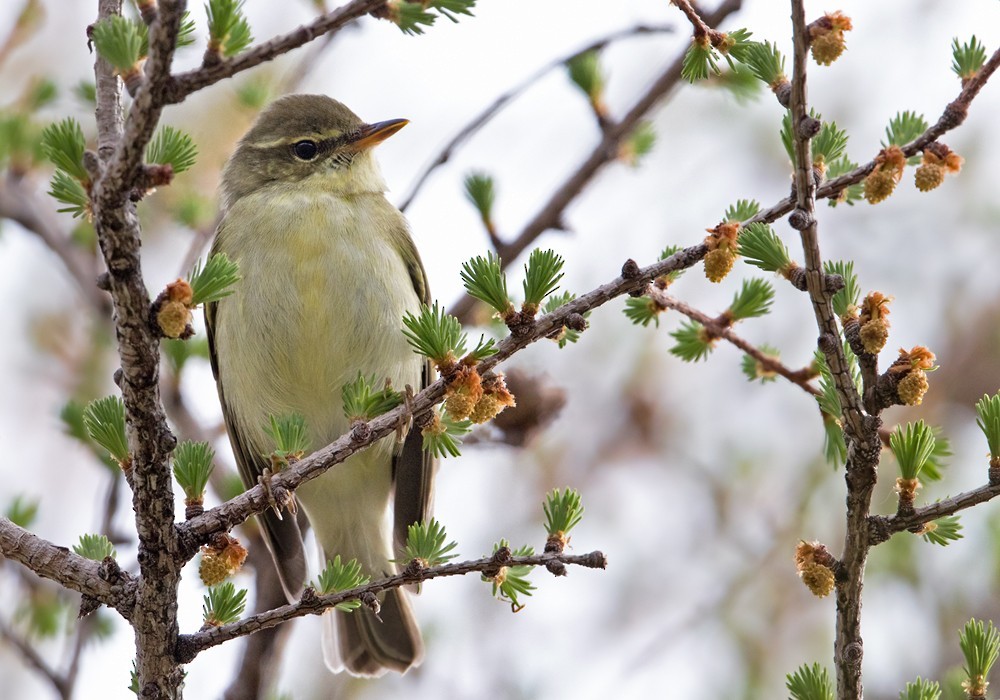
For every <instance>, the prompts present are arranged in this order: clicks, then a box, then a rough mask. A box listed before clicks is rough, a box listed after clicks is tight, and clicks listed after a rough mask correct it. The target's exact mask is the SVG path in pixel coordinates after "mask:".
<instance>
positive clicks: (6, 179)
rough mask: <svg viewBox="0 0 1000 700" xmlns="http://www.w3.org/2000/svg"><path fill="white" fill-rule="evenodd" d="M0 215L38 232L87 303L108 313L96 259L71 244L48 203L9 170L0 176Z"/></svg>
mask: <svg viewBox="0 0 1000 700" xmlns="http://www.w3.org/2000/svg"><path fill="white" fill-rule="evenodd" d="M0 219H10V220H11V221H16V222H17V223H19V224H20V225H21V226H23V227H24V228H25V229H27V230H28V231H30V232H31V233H34V234H35V235H36V236H38V237H39V238H40V239H41V240H42V241H43V242H44V243H45V245H46V246H48V248H49V250H51V251H52V252H53V253H55V254H56V256H57V257H58V258H59V259H60V260H61V261H62V263H63V265H64V266H65V268H66V271H67V272H68V273H69V275H70V277H72V278H73V281H75V282H76V284H77V286H78V287H79V289H80V292H81V296H82V297H83V299H84V300H85V301H86V302H87V304H88V305H90V307H91V308H92V309H93V310H94V311H96V312H97V313H98V314H100V315H102V316H103V315H106V314H107V312H108V311H109V310H110V305H109V303H108V302H109V300H108V297H107V295H106V294H104V292H102V291H101V290H99V289H98V288H97V284H96V281H97V264H96V262H97V261H96V260H95V259H94V258H93V257H92V256H89V255H87V254H85V253H84V252H83V250H81V249H80V248H78V247H76V246H75V245H73V242H72V241H71V240H70V238H69V236H68V235H67V232H66V231H65V230H63V228H62V226H60V225H59V222H58V221H57V220H56V218H55V216H54V215H53V214H52V213H51V206H50V205H49V203H48V202H42V201H41V199H40V198H39V197H38V196H37V195H36V194H35V192H34V190H32V189H30V188H28V187H25V181H24V180H22V179H21V178H19V177H15V176H13V175H11V174H10V173H7V174H6V175H4V176H3V177H0Z"/></svg>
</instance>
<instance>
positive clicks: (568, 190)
mask: <svg viewBox="0 0 1000 700" xmlns="http://www.w3.org/2000/svg"><path fill="white" fill-rule="evenodd" d="M741 5H742V2H741V0H726V1H725V2H723V3H722V4H721V5H720V6H719V7H718V8H717V9H716V10H715V11H714V12H712V13H711V14H709V15H707V16H706V17H705V21H706V22H707V23H708V24H710V25H712V26H715V25H717V24H719V23H720V22H722V20H724V19H725V18H726V17H728V16H729V15H730V14H732V13H733V12H736V11H737V10H738V9H740V6H741ZM683 62H684V56H683V54H682V55H681V56H679V57H678V58H677V59H676V60H675V61H674V62H673V63H671V64H670V65H669V66H668V67H667V68H666V70H664V71H663V73H661V74H660V77H659V78H657V79H656V81H655V82H654V83H653V84H652V85H651V86H650V87H649V89H648V90H647V91H646V92H645V93H644V94H643V95H642V96H641V97H640V98H639V99H638V100H637V101H636V102H635V104H634V105H633V106H632V108H631V109H630V110H629V111H628V112H627V113H626V114H625V116H624V117H622V119H621V121H618V122H613V123H610V124H608V126H607V128H606V129H605V130H604V132H603V136H602V139H601V142H600V143H599V144H598V145H597V146H596V147H595V148H594V150H593V151H591V153H590V155H589V156H588V157H587V159H586V160H585V161H584V162H583V163H582V164H580V166H579V167H578V168H577V169H576V171H575V172H573V173H572V174H571V175H570V176H569V177H568V178H567V179H566V180H565V181H564V182H563V184H562V185H561V186H560V187H559V188H558V189H557V190H556V191H555V192H554V193H553V194H552V196H551V197H549V200H548V201H547V202H546V203H545V204H544V205H542V208H541V209H540V210H539V211H538V213H536V214H535V216H534V218H532V219H531V220H530V221H529V222H528V223H527V224H525V225H524V228H522V229H521V232H520V233H519V234H518V235H517V236H516V237H515V238H514V240H512V241H510V242H508V243H507V244H505V245H504V246H502V247H501V248H500V249H499V250H497V254H498V255H499V256H500V264H501V267H503V268H506V267H507V266H508V265H510V264H511V263H513V262H514V261H515V260H516V259H517V257H518V256H519V255H520V254H521V253H523V252H524V251H525V249H526V248H527V247H528V246H530V245H531V244H532V243H533V242H534V241H535V239H537V238H538V237H539V236H540V235H542V234H543V233H545V232H546V231H548V230H549V229H552V228H562V226H563V224H562V216H563V212H564V211H565V210H566V207H568V206H569V205H570V204H571V203H572V202H573V200H574V199H576V197H577V196H578V195H579V194H580V193H581V192H582V191H583V190H584V188H585V187H586V186H587V184H589V183H590V181H591V180H593V179H594V177H595V176H596V175H597V173H598V172H599V171H600V170H601V168H603V167H604V166H605V165H607V164H608V163H610V162H611V161H613V160H615V159H616V158H617V155H618V149H619V146H620V145H621V142H622V141H623V140H624V139H625V138H627V137H628V136H629V134H631V133H632V131H633V129H635V127H636V125H637V124H638V123H639V122H640V121H641V120H642V118H643V117H645V116H646V115H647V114H648V113H649V111H650V110H652V109H653V108H654V107H655V106H656V105H657V104H658V103H659V102H660V100H661V99H663V97H664V96H666V94H667V93H668V92H670V91H671V90H672V89H673V88H674V87H676V86H677V84H678V83H679V82H680V81H681V66H682V65H683ZM475 304H476V300H475V299H474V298H473V297H470V296H468V295H466V296H463V297H462V298H461V299H459V300H458V302H456V303H455V305H454V306H453V307H452V308H451V312H450V313H452V314H453V315H455V316H457V317H458V318H459V319H460V320H462V321H467V320H468V319H469V317H470V314H471V312H472V309H473V308H474V307H475Z"/></svg>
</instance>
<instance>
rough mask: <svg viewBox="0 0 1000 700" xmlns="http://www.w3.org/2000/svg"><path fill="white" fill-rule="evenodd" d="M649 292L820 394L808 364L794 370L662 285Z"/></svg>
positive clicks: (771, 369)
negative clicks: (667, 291)
mask: <svg viewBox="0 0 1000 700" xmlns="http://www.w3.org/2000/svg"><path fill="white" fill-rule="evenodd" d="M646 294H648V295H649V296H650V298H652V299H653V300H654V301H655V302H656V303H657V304H662V305H663V306H665V307H667V308H670V309H674V310H675V311H679V312H680V313H682V314H684V315H685V316H687V317H688V318H690V319H692V320H694V321H697V322H698V323H700V324H701V325H703V326H704V327H705V328H706V330H707V331H708V332H709V333H710V334H711V335H712V336H714V337H718V338H722V339H723V340H725V341H727V342H729V343H731V344H732V345H734V346H736V347H737V348H739V349H740V350H742V351H743V352H745V353H746V354H747V355H749V356H750V357H752V358H753V359H754V360H756V361H757V362H758V363H760V365H761V366H762V367H763V368H764V369H766V370H767V371H769V372H774V373H775V374H779V375H781V376H782V377H784V378H785V379H787V380H788V381H790V382H791V383H792V384H795V385H796V386H798V387H800V388H801V389H802V390H803V391H805V392H806V393H807V394H809V395H810V396H819V394H820V391H819V389H817V388H816V387H815V386H813V383H812V380H813V379H814V378H815V376H816V375H815V372H813V371H812V370H810V369H809V368H808V367H806V368H803V369H798V370H793V369H792V368H790V367H788V366H786V365H785V364H784V363H783V362H781V361H780V360H777V359H775V358H774V357H772V356H770V355H767V354H765V353H764V352H763V351H761V349H760V348H758V347H757V346H756V345H754V344H753V343H751V342H749V341H747V340H745V339H744V338H742V337H740V336H739V335H737V334H736V333H735V332H733V330H732V328H730V327H729V326H727V325H724V324H723V323H720V321H719V319H717V318H712V317H711V316H709V315H708V314H705V313H702V312H701V311H698V309H695V308H694V307H692V306H689V305H688V304H685V303H684V302H683V301H681V300H679V299H677V298H675V297H672V296H670V295H669V294H667V293H666V292H665V291H663V290H662V289H660V288H658V287H657V286H656V285H649V288H648V290H647V291H646Z"/></svg>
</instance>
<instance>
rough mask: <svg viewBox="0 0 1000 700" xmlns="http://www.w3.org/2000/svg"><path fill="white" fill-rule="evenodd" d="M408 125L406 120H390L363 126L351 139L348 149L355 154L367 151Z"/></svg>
mask: <svg viewBox="0 0 1000 700" xmlns="http://www.w3.org/2000/svg"><path fill="white" fill-rule="evenodd" d="M409 123H410V121H409V120H408V119H390V120H388V121H384V122H376V123H374V124H365V125H364V126H362V127H361V128H360V129H359V130H358V132H357V134H356V135H355V136H354V138H353V139H351V142H350V145H349V147H350V148H351V149H352V150H353V151H356V152H357V151H365V150H368V149H369V148H372V147H374V146H377V145H378V144H380V143H382V142H383V141H385V140H386V139H387V138H389V137H390V136H392V135H393V134H395V133H396V132H397V131H399V130H400V129H402V128H403V127H404V126H406V125H407V124H409Z"/></svg>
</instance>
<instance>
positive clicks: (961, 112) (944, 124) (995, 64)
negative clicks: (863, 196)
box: [744, 48, 1000, 224]
mask: <svg viewBox="0 0 1000 700" xmlns="http://www.w3.org/2000/svg"><path fill="white" fill-rule="evenodd" d="M997 68H1000V48H998V49H997V50H996V51H994V52H993V55H992V56H990V58H989V60H988V61H986V63H985V64H983V67H982V68H981V69H980V70H979V72H978V73H976V75H975V77H974V78H972V79H971V80H969V81H968V82H967V83H966V84H965V85H964V86H963V87H962V91H961V92H960V93H959V94H958V97H956V98H955V99H954V100H952V101H951V102H949V103H948V105H947V106H945V108H944V111H943V112H942V113H941V116H940V117H939V118H938V120H937V121H936V122H935V123H934V124H933V125H931V126H930V127H929V128H928V129H927V131H925V132H924V133H922V134H921V135H920V136H918V137H917V138H916V139H914V140H913V141H911V142H910V143H908V144H906V145H905V146H903V147H902V148H903V154H904V155H906V156H907V157H910V156H913V155H916V154H918V153H920V152H921V151H923V149H924V147H926V146H927V145H928V144H929V143H931V142H933V141H936V140H937V139H939V138H941V137H942V136H944V135H945V134H946V133H948V132H949V131H951V130H952V129H955V128H956V127H958V126H960V125H961V124H962V123H963V122H964V121H965V118H966V117H967V116H968V114H969V107H970V106H971V104H972V101H973V100H974V99H975V98H976V96H977V95H978V94H979V91H980V90H982V89H983V87H984V86H985V85H986V83H987V81H988V80H989V79H990V77H991V76H992V75H993V74H994V73H995V72H996V70H997ZM874 168H875V159H874V158H873V159H872V160H870V161H868V162H867V163H865V164H864V165H861V166H858V167H857V168H855V169H854V170H852V171H851V172H849V173H844V174H843V175H841V176H840V177H837V178H834V179H833V180H827V181H826V182H824V183H823V184H822V185H820V186H819V188H817V190H816V197H817V198H819V199H826V198H830V197H836V196H837V195H838V194H840V192H841V191H843V190H844V189H845V188H847V187H849V186H851V185H856V184H858V183H859V182H861V181H862V180H864V179H865V177H866V176H867V175H868V174H869V173H870V172H871V171H872V170H873V169H874ZM794 208H795V197H794V196H792V197H786V198H785V199H783V200H781V201H780V202H777V203H776V204H774V205H772V206H771V207H770V208H769V209H762V210H761V211H760V212H758V213H757V215H756V216H754V217H753V218H752V219H749V220H747V221H746V222H744V223H746V224H749V223H752V222H754V221H762V222H771V221H775V220H777V219H779V218H781V217H782V216H784V215H785V214H788V213H789V212H790V211H792V209H794Z"/></svg>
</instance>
